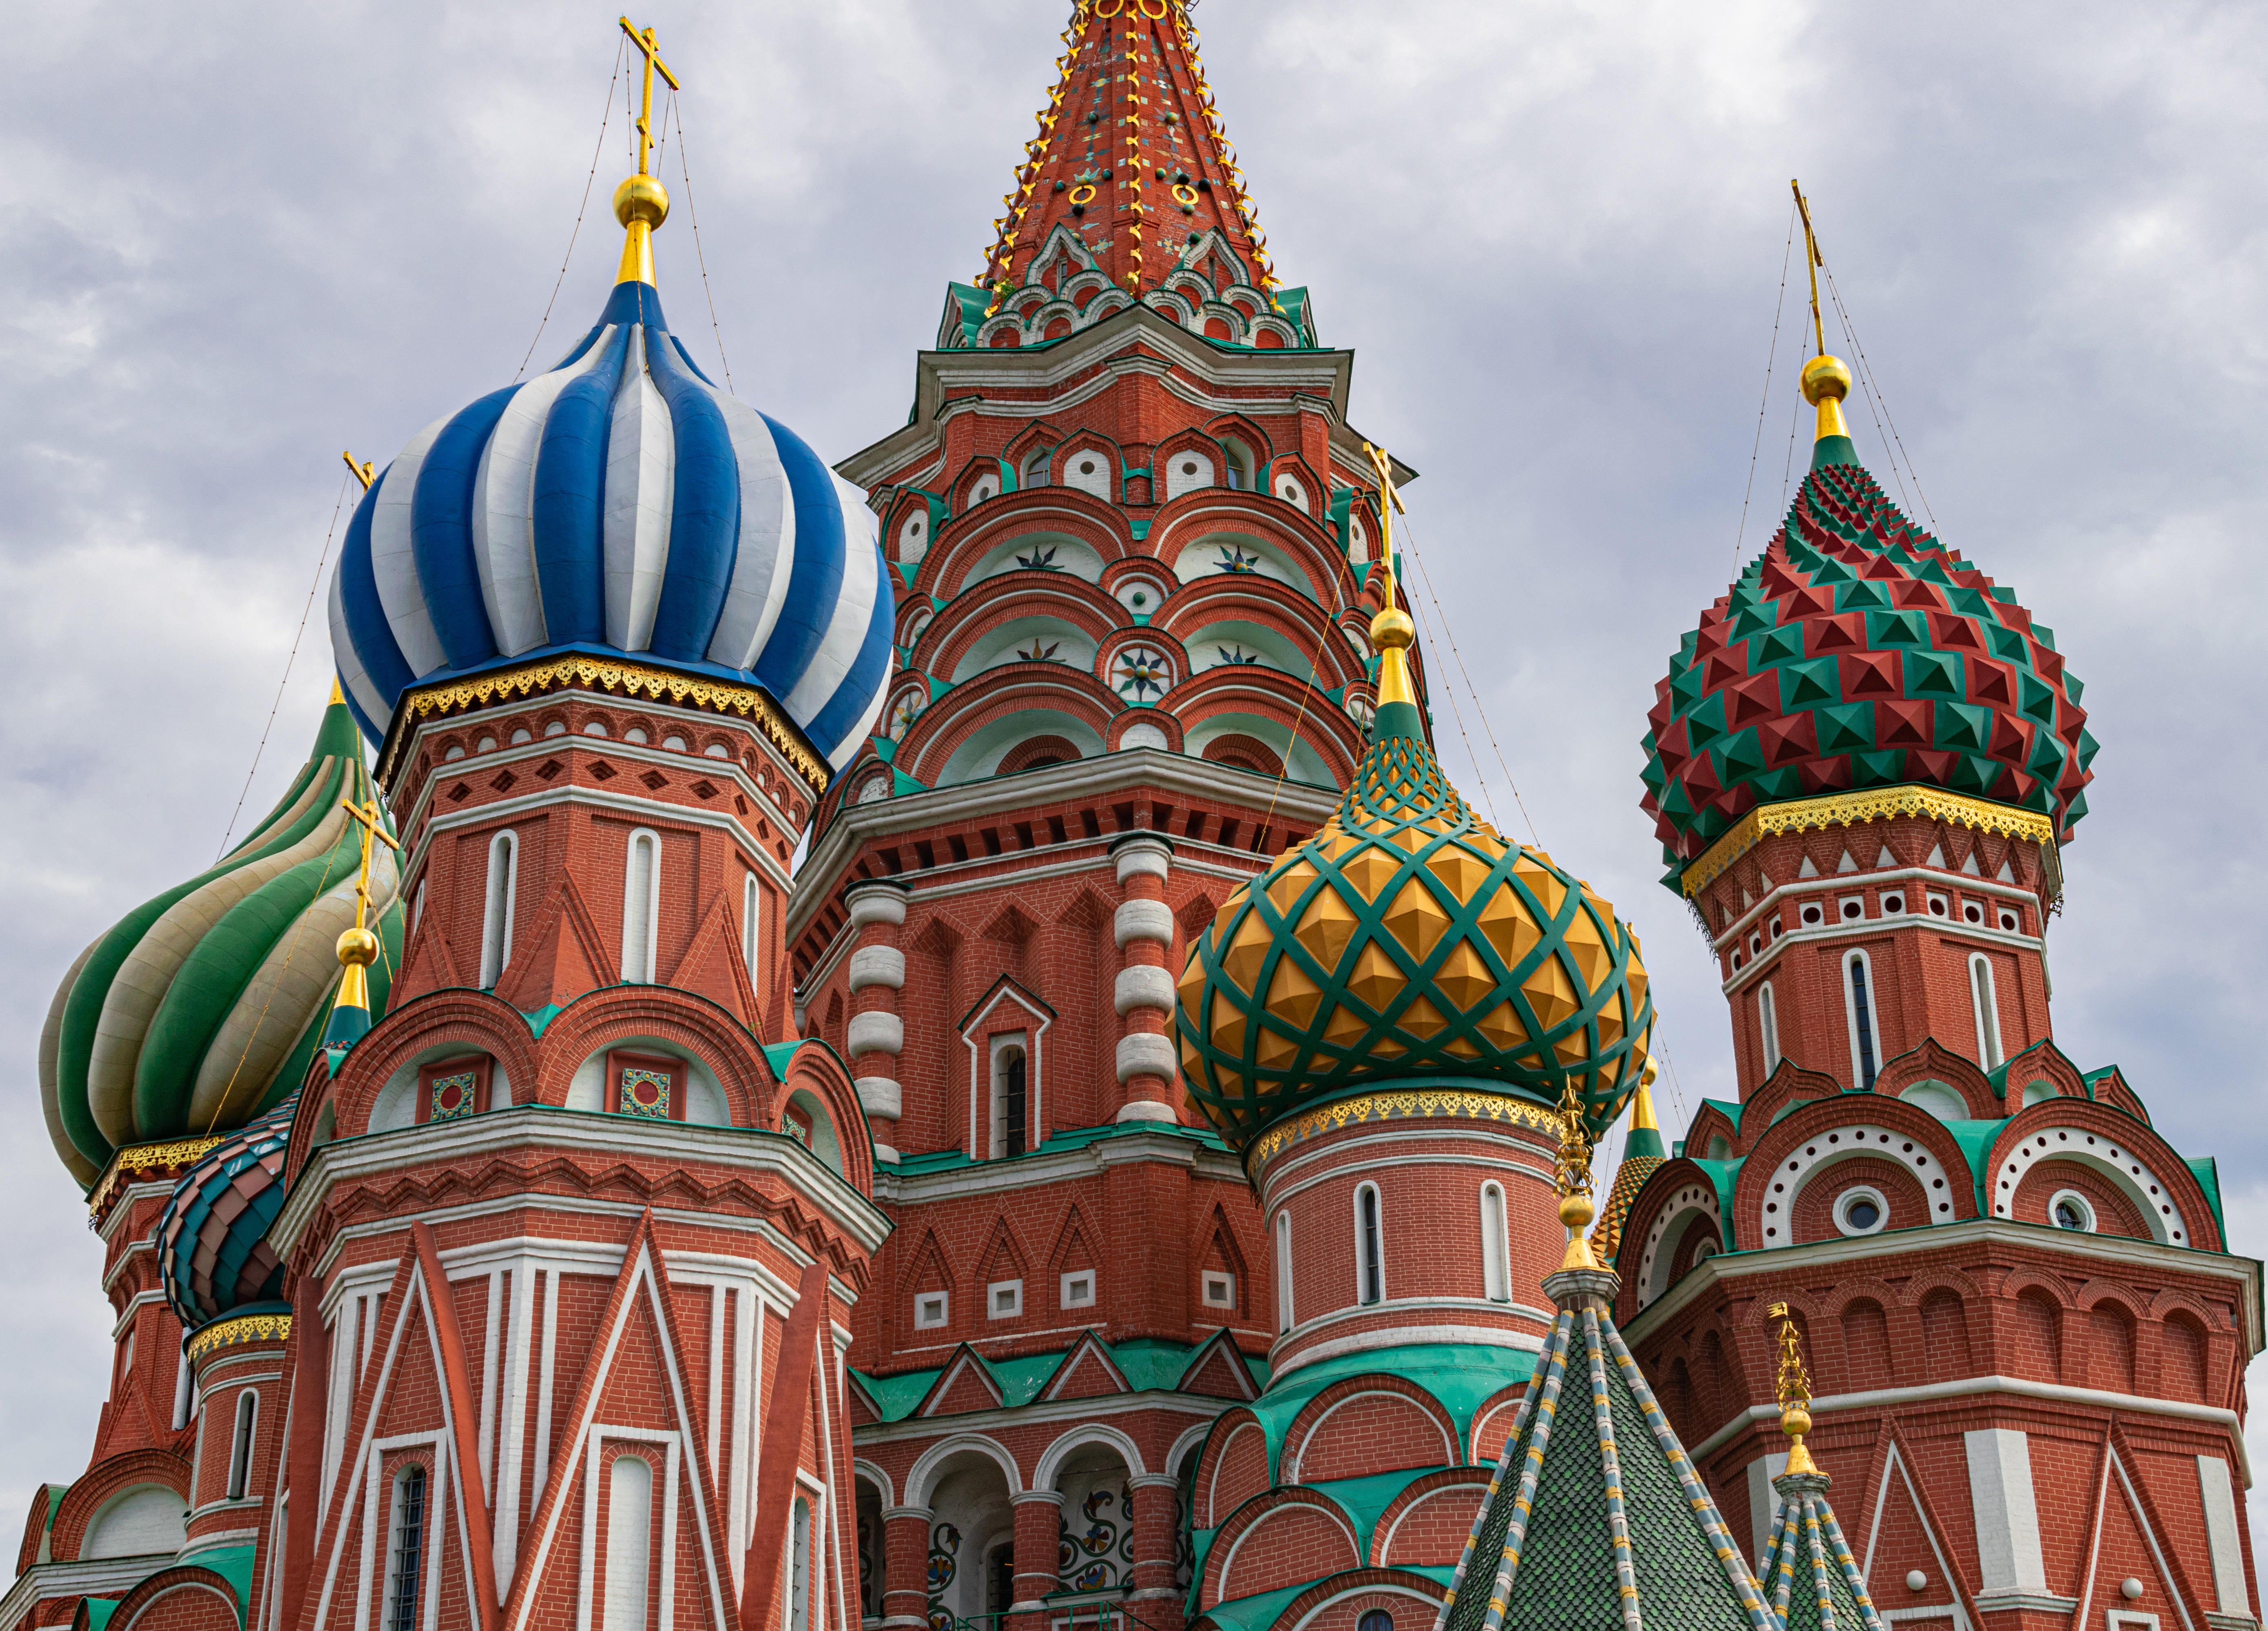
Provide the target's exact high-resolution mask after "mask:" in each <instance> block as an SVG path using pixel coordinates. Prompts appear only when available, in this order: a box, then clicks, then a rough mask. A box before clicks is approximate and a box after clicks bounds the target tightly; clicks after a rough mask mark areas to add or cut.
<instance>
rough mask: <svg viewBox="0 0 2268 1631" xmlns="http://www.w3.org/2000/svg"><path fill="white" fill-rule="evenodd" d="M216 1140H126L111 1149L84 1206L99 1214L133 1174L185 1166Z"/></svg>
mask: <svg viewBox="0 0 2268 1631" xmlns="http://www.w3.org/2000/svg"><path fill="white" fill-rule="evenodd" d="M219 1142H220V1140H219V1139H218V1138H217V1137H214V1138H177V1139H173V1140H172V1141H171V1142H166V1143H162V1144H128V1145H126V1146H125V1147H124V1148H122V1149H120V1150H114V1151H112V1152H111V1157H110V1164H109V1165H108V1166H107V1167H105V1168H103V1169H102V1176H101V1178H100V1179H98V1180H97V1181H96V1183H95V1186H94V1188H93V1190H92V1192H91V1193H90V1194H88V1195H87V1198H86V1209H87V1210H88V1211H89V1212H91V1213H92V1214H93V1215H94V1216H97V1217H100V1216H102V1212H103V1209H104V1208H105V1207H107V1206H108V1205H109V1204H110V1202H111V1200H112V1198H113V1197H114V1196H115V1195H116V1194H117V1193H118V1189H119V1187H120V1186H121V1185H122V1184H125V1183H129V1182H130V1181H132V1178H133V1175H135V1174H136V1173H141V1172H157V1171H158V1170H159V1169H160V1168H173V1169H179V1168H181V1167H185V1166H187V1165H188V1164H190V1163H191V1162H193V1161H195V1160H196V1159H198V1158H199V1157H202V1156H203V1154H204V1153H205V1152H206V1151H207V1150H211V1149H213V1148H214V1147H216V1146H217V1145H218V1144H219Z"/></svg>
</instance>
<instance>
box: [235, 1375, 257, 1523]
mask: <svg viewBox="0 0 2268 1631" xmlns="http://www.w3.org/2000/svg"><path fill="white" fill-rule="evenodd" d="M259 1417H260V1395H259V1394H257V1393H255V1392H253V1391H252V1390H251V1389H250V1388H248V1387H247V1388H246V1389H245V1390H244V1391H243V1392H240V1393H239V1394H238V1395H237V1396H236V1431H235V1433H234V1434H233V1435H232V1436H231V1437H230V1439H229V1443H228V1498H229V1499H230V1500H232V1501H241V1500H243V1499H244V1490H245V1486H246V1485H247V1483H249V1482H250V1481H251V1478H252V1428H253V1423H254V1422H256V1421H258V1420H259Z"/></svg>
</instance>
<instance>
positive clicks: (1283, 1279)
mask: <svg viewBox="0 0 2268 1631" xmlns="http://www.w3.org/2000/svg"><path fill="white" fill-rule="evenodd" d="M1293 1318H1294V1316H1293V1315H1292V1215H1291V1214H1290V1213H1289V1212H1278V1213H1277V1214H1276V1328H1277V1329H1278V1331H1289V1330H1290V1329H1291V1328H1292V1323H1293Z"/></svg>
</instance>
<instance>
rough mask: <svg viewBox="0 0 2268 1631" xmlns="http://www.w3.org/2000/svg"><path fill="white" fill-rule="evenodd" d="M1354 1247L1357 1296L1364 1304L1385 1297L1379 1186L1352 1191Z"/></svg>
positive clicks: (1378, 1301) (1366, 1185)
mask: <svg viewBox="0 0 2268 1631" xmlns="http://www.w3.org/2000/svg"><path fill="white" fill-rule="evenodd" d="M1354 1216H1355V1230H1354V1250H1355V1275H1356V1281H1357V1295H1358V1296H1359V1297H1360V1299H1361V1300H1362V1301H1363V1302H1365V1303H1381V1302H1384V1301H1385V1300H1386V1275H1385V1271H1384V1268H1383V1267H1382V1266H1381V1263H1380V1261H1379V1255H1380V1254H1379V1240H1378V1186H1377V1185H1375V1184H1365V1185H1363V1186H1362V1187H1361V1188H1359V1189H1358V1190H1356V1191H1355V1192H1354Z"/></svg>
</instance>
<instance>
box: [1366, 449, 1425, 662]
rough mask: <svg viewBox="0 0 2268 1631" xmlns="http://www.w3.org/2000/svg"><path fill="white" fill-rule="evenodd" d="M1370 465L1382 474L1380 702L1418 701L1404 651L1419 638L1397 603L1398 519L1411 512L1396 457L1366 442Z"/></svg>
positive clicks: (1375, 621) (1376, 628) (1375, 623)
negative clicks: (1398, 485) (1397, 481)
mask: <svg viewBox="0 0 2268 1631" xmlns="http://www.w3.org/2000/svg"><path fill="white" fill-rule="evenodd" d="M1362 451H1363V452H1365V453H1366V454H1368V455H1369V457H1370V467H1371V468H1372V469H1373V470H1374V471H1376V472H1377V473H1378V523H1379V540H1378V570H1379V573H1380V574H1381V576H1380V578H1379V584H1378V613H1377V615H1376V616H1374V617H1373V618H1372V619H1371V620H1370V643H1371V644H1373V645H1374V646H1376V647H1377V648H1378V701H1379V704H1380V706H1381V707H1383V706H1384V705H1385V704H1386V703H1388V702H1416V701H1417V700H1418V693H1417V690H1416V688H1415V687H1412V686H1411V685H1410V659H1409V658H1407V657H1405V656H1403V652H1405V651H1407V650H1409V649H1410V642H1412V641H1413V640H1415V639H1417V637H1418V626H1417V625H1416V624H1415V623H1413V622H1411V621H1410V613H1407V612H1405V611H1403V609H1402V608H1401V607H1400V606H1397V605H1395V599H1396V596H1395V577H1394V518H1395V515H1396V514H1397V513H1399V514H1404V515H1406V514H1408V513H1409V512H1408V511H1404V510H1403V508H1402V495H1401V494H1399V493H1397V492H1396V491H1395V490H1394V460H1393V459H1391V458H1390V457H1389V456H1388V453H1387V452H1386V450H1385V449H1384V448H1382V447H1374V446H1373V445H1372V444H1370V443H1368V442H1365V443H1364V444H1362Z"/></svg>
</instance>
